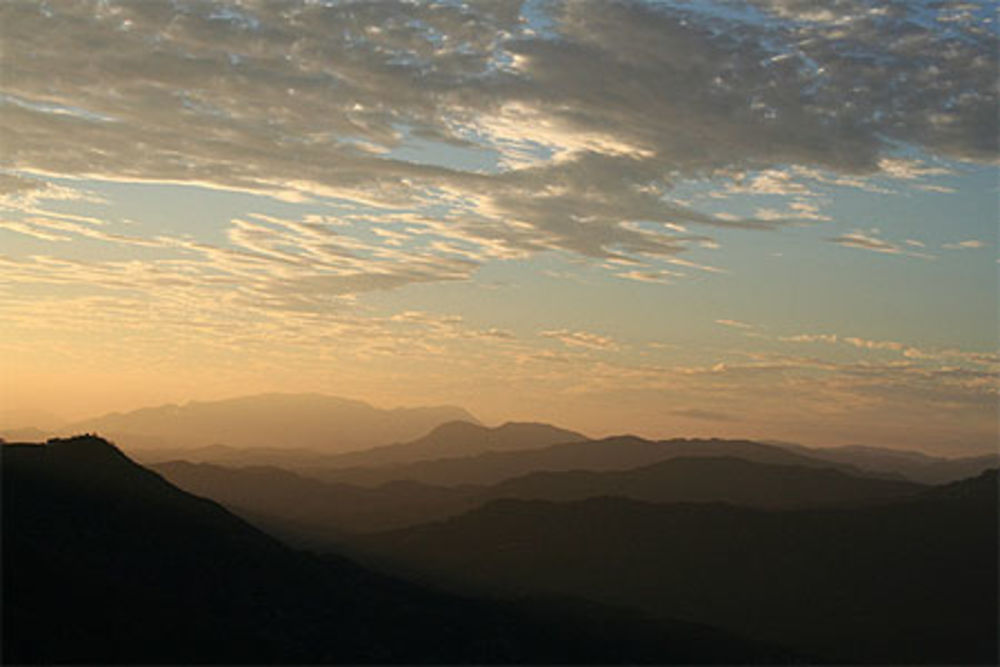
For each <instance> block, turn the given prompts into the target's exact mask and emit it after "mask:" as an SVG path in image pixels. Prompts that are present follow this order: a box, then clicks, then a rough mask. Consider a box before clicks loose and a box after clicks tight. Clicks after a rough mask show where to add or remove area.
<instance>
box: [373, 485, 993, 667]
mask: <svg viewBox="0 0 1000 667" xmlns="http://www.w3.org/2000/svg"><path fill="white" fill-rule="evenodd" d="M997 519H998V516H997V471H996V470H991V471H987V472H984V473H982V474H981V475H980V476H979V477H976V478H973V479H969V480H963V481H960V482H954V483H952V484H950V485H947V486H943V487H935V488H932V489H929V490H925V491H922V492H920V493H918V494H916V495H913V496H909V497H906V498H902V499H898V500H895V501H891V502H878V503H874V504H868V505H865V506H860V507H859V506H854V507H850V508H843V507H841V508H823V509H800V510H780V511H774V510H760V509H752V508H748V507H737V506H733V505H729V504H721V503H699V504H692V503H680V504H660V503H648V502H640V501H636V500H631V499H626V498H621V497H598V498H589V499H586V500H579V501H571V502H551V501H526V500H498V501H494V502H490V503H487V504H486V505H484V506H482V507H481V508H478V509H476V510H473V511H471V512H469V513H466V514H463V515H461V516H458V517H454V518H450V519H446V520H444V521H440V522H433V523H428V524H425V525H421V526H416V527H412V528H406V529H402V530H397V531H391V532H387V533H382V534H377V535H372V536H368V537H365V538H363V539H360V538H359V539H358V540H356V541H355V542H354V545H355V546H356V547H357V548H358V549H359V551H358V552H357V553H358V554H362V555H363V557H366V558H367V559H368V562H371V563H377V564H378V565H379V566H380V567H383V568H387V569H389V570H391V571H394V572H397V573H400V574H405V576H408V577H411V578H415V579H418V580H421V581H425V582H433V583H434V584H435V585H442V586H448V587H451V588H453V589H455V590H463V591H475V592H476V593H477V594H494V595H506V596H517V595H529V594H551V595H570V596H579V597H584V598H587V599H591V600H594V601H597V602H601V603H605V604H613V605H617V606H623V607H628V608H632V609H636V610H640V611H644V612H646V613H649V614H652V615H653V616H655V617H662V618H680V619H684V620H687V621H691V622H711V623H712V624H713V625H715V626H719V627H722V628H725V629H727V630H730V631H732V632H736V633H739V634H742V635H744V636H748V637H753V638H755V639H760V640H764V641H780V642H781V643H782V644H783V645H785V646H789V647H791V648H792V649H793V650H795V651H799V652H802V653H804V654H807V655H813V656H822V660H823V661H831V662H836V663H862V664H873V663H875V664H877V663H882V664H918V663H922V664H996V661H997V646H998V644H997V632H998V630H997V628H998V624H997V620H998V619H997V597H996V592H997V585H998V578H997V570H998V560H997V556H998V553H997V550H998V547H997V538H998V535H997V525H998V523H997Z"/></svg>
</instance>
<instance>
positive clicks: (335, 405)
mask: <svg viewBox="0 0 1000 667" xmlns="http://www.w3.org/2000/svg"><path fill="white" fill-rule="evenodd" d="M454 420H465V421H472V422H474V421H475V418H474V417H473V416H472V415H470V414H469V413H468V412H466V411H465V410H463V409H461V408H456V407H447V406H446V407H420V408H397V409H394V410H382V409H379V408H375V407H372V406H371V405H368V404H367V403H363V402H361V401H352V400H348V399H344V398H335V397H331V396H321V395H319V394H262V395H259V396H246V397H242V398H234V399H230V400H224V401H211V402H204V403H198V402H191V403H186V404H184V405H164V406H160V407H155V408H143V409H141V410H135V411H133V412H127V413H112V414H109V415H105V416H103V417H98V418H95V419H90V420H87V421H84V422H79V423H76V424H72V425H70V426H68V427H65V428H64V429H62V431H63V432H66V433H80V432H96V433H101V434H104V435H106V436H109V437H112V438H115V439H117V440H118V441H119V442H120V443H121V445H122V446H123V447H125V448H126V449H129V448H151V447H160V448H164V447H185V448H187V447H203V446H207V445H217V444H222V445H230V446H234V447H288V448H300V449H301V448H305V449H316V450H319V451H321V452H325V453H340V452H346V451H351V450H355V449H364V448H368V447H375V446H377V445H385V444H389V443H393V442H400V441H405V440H412V439H414V438H418V437H420V436H423V435H425V434H427V433H428V432H430V431H431V430H432V429H434V428H435V427H437V426H439V425H440V424H443V423H445V422H449V421H454Z"/></svg>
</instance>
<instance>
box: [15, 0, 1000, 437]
mask: <svg viewBox="0 0 1000 667" xmlns="http://www.w3.org/2000/svg"><path fill="white" fill-rule="evenodd" d="M997 20H998V17H997V11H996V6H995V4H994V3H992V2H988V1H983V2H966V1H962V2H959V1H950V0H944V1H941V2H936V1H935V2H930V1H925V0H907V1H905V2H902V1H896V2H889V1H885V0H828V1H820V0H817V1H815V2H813V1H805V0H755V1H753V2H731V1H728V0H718V1H709V0H704V1H687V2H685V1H681V0H676V1H673V0H670V1H655V2H654V1H652V0H650V1H645V2H641V1H629V2H626V1H621V2H618V1H614V0H600V1H597V0H594V1H590V0H567V1H566V2H557V1H552V2H550V1H546V0H526V1H525V2H523V3H522V2H516V1H513V0H511V1H507V0H487V1H483V2H469V3H462V2H455V1H451V0H439V1H436V2H403V1H371V2H335V1H329V2H326V1H309V0H288V1H283V2H273V1H253V0H244V1H242V2H240V1H236V0H229V1H223V0H200V1H192V0H172V1H160V0H137V1H134V2H115V1H111V0H103V1H99V2H82V1H81V2H73V3H62V2H28V1H25V0H13V1H12V2H6V3H3V4H2V5H0V33H2V41H3V51H2V56H0V57H2V60H0V67H2V70H0V74H2V75H0V105H2V106H0V127H2V130H0V132H2V134H0V142H2V143H0V321H2V322H3V326H2V327H0V399H2V402H3V403H5V404H6V405H5V407H4V408H3V409H4V410H6V411H7V414H8V415H11V414H14V413H17V414H21V415H25V414H29V413H32V412H39V411H45V412H50V413H55V414H56V415H60V416H62V417H64V418H67V419H74V418H82V417H85V416H91V415H94V414H99V413H103V412H107V411H111V410H127V409H134V408H138V407H142V406H146V405H156V404H161V403H167V402H185V401H188V400H212V399H218V398H225V397H231V396H237V395H243V394H250V393H257V392H270V391H281V392H322V393H326V394H331V395H338V396H344V397H350V398H357V399H362V400H367V401H369V402H371V403H373V404H375V405H378V406H381V407H392V406H397V405H410V406H412V405H433V404H454V405H460V406H462V407H465V408H467V409H468V410H470V411H471V412H473V413H474V414H475V415H476V416H477V417H479V418H480V419H481V420H483V421H485V422H487V423H499V422H502V421H506V420H537V421H546V422H552V423H556V424H559V425H562V426H566V427H570V428H575V429H579V430H582V431H584V432H585V433H588V434H590V435H595V436H598V435H607V434H613V433H626V432H628V433H635V434H639V435H645V436H651V437H674V436H718V437H749V438H757V439H775V440H787V441H796V442H803V443H807V444H815V445H842V444H853V443H860V444H867V445H879V446H891V447H905V448H909V449H918V450H924V451H928V452H933V453H936V454H944V455H958V454H968V453H976V452H985V451H995V449H996V446H997V436H998V403H997V394H998V382H997V380H998V371H1000V355H998V349H997V348H998V339H997V333H998V329H997V317H998V312H997V308H998V299H997V297H998V275H997V270H998V263H997V261H998V260H997V242H998V238H997V236H998V219H1000V216H998V197H1000V190H998V172H997V164H998V102H997V100H998V81H1000V79H998V53H1000V38H998V36H1000V29H998V24H997ZM11 425H13V424H11ZM18 425H19V426H25V425H27V424H18Z"/></svg>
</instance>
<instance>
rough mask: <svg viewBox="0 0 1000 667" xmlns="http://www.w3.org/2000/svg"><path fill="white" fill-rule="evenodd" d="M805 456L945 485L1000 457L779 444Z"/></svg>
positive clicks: (994, 464) (996, 462)
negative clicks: (954, 455) (944, 456)
mask: <svg viewBox="0 0 1000 667" xmlns="http://www.w3.org/2000/svg"><path fill="white" fill-rule="evenodd" d="M782 446H783V447H786V448H788V449H790V450H792V451H797V452H800V453H802V454H805V455H806V456H811V457H813V458H817V459H822V460H824V461H832V462H834V463H844V464H848V465H854V466H857V467H859V468H862V469H864V470H869V471H872V472H878V473H883V474H897V475H901V476H902V477H905V478H906V479H909V480H912V481H914V482H922V483H925V484H945V483H947V482H954V481H956V480H959V479H965V478H968V477H974V476H976V475H978V474H979V473H981V472H983V471H984V470H988V469H990V468H996V467H997V466H998V465H1000V454H997V453H993V454H986V455H982V456H962V457H957V458H943V457H939V456H931V455H929V454H924V453H922V452H914V451H906V450H900V449H888V448H884V447H865V446H861V445H850V446H847V447H803V446H801V445H782Z"/></svg>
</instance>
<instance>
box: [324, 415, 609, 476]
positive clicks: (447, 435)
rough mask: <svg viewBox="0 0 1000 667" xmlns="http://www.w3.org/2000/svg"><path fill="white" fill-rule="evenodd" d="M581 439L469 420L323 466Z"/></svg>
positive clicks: (546, 429)
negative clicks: (482, 423)
mask: <svg viewBox="0 0 1000 667" xmlns="http://www.w3.org/2000/svg"><path fill="white" fill-rule="evenodd" d="M584 440H589V438H587V436H585V435H583V434H581V433H577V432H576V431H569V430H566V429H563V428H559V427H557V426H551V425H549V424H540V423H533V422H507V423H505V424H502V425H500V426H497V427H495V428H489V427H486V426H482V425H480V424H474V423H471V422H468V421H452V422H447V423H445V424H441V425H440V426H438V427H436V428H435V429H434V430H433V431H431V432H430V433H428V434H427V435H425V436H423V437H422V438H418V439H417V440H414V441H411V442H403V443H398V444H392V445H384V446H382V447H376V448H372V449H368V450H363V451H359V452H348V453H346V454H340V455H338V456H336V457H333V458H331V459H329V460H328V461H326V464H328V465H331V466H334V467H350V466H380V465H387V464H400V463H412V462H415V461H429V460H434V459H446V458H455V457H463V456H475V455H476V454H482V453H485V452H497V451H501V452H502V451H519V450H524V449H540V448H542V447H547V446H549V445H556V444H560V443H566V442H582V441H584Z"/></svg>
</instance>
